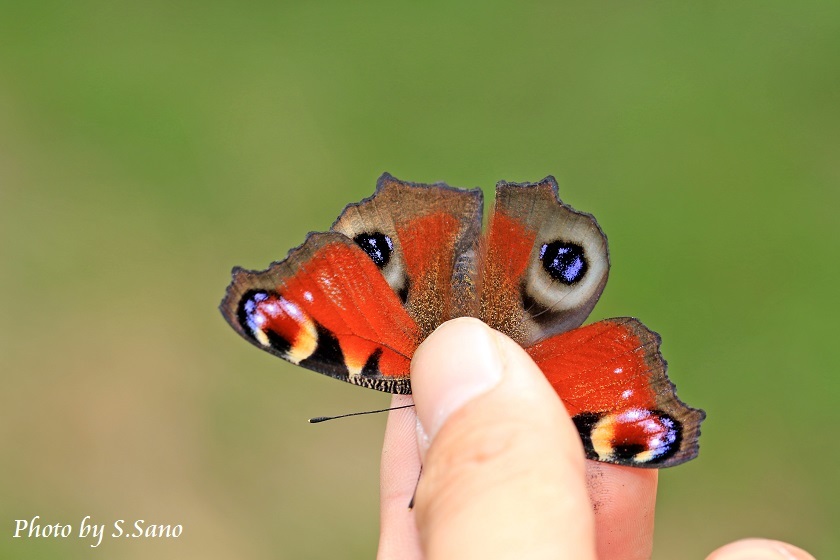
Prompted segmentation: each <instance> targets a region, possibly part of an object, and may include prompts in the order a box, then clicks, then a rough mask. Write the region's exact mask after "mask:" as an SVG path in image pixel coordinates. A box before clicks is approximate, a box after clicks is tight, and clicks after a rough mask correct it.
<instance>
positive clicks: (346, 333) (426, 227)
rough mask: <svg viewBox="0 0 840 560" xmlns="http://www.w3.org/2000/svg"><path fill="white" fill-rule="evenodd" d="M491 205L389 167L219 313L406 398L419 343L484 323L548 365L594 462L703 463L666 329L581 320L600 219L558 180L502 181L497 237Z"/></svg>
mask: <svg viewBox="0 0 840 560" xmlns="http://www.w3.org/2000/svg"><path fill="white" fill-rule="evenodd" d="M482 206H483V199H482V193H481V190H479V189H471V190H461V189H455V188H452V187H449V186H447V185H445V184H442V183H436V184H433V185H424V184H415V183H407V182H403V181H399V180H397V179H396V178H394V177H392V176H391V175H389V174H387V173H386V174H384V175H382V177H380V178H379V181H378V183H377V186H376V192H375V193H374V194H373V196H371V197H370V198H367V199H365V200H363V201H361V202H359V203H356V204H349V205H348V206H347V207H346V208H345V209H344V211H343V212H342V213H341V215H340V216H339V217H338V219H337V220H336V221H335V223H334V224H333V225H332V227H331V228H330V231H328V232H324V233H310V234H309V236H308V237H307V238H306V241H304V243H303V244H302V245H301V246H299V247H297V248H295V249H292V250H291V251H290V252H289V255H288V256H287V257H286V259H285V260H283V261H281V262H275V263H273V264H272V265H271V266H270V267H269V268H268V269H267V270H264V271H259V272H258V271H249V270H243V269H241V268H238V267H237V268H234V269H233V280H232V282H231V284H230V286H228V289H227V293H226V295H225V298H224V300H222V303H221V306H220V309H221V312H222V314H223V315H224V317H225V319H226V320H227V321H228V323H230V325H231V326H232V327H233V328H234V330H236V332H238V333H239V334H240V335H242V336H243V337H244V338H245V339H247V340H248V341H249V342H251V343H252V344H254V345H255V346H257V347H258V348H261V349H263V350H265V351H267V352H270V353H272V354H274V355H276V356H279V357H281V358H283V359H285V360H288V361H289V362H292V363H293V364H297V365H299V366H302V367H305V368H307V369H311V370H314V371H317V372H319V373H323V374H326V375H329V376H330V377H335V378H337V379H341V380H342V381H347V382H349V383H353V384H354V385H361V386H363V387H369V388H371V389H376V390H379V391H386V392H391V393H402V394H408V393H411V384H410V380H409V363H410V361H411V357H412V355H413V354H414V351H415V349H416V348H417V346H418V345H419V344H420V342H421V341H422V340H423V339H424V338H426V337H427V336H428V335H429V334H430V333H431V332H432V331H433V330H434V329H435V328H437V327H438V325H440V324H441V323H443V322H444V321H447V320H449V319H453V318H455V317H462V316H472V317H478V318H479V319H481V320H482V321H484V322H485V323H487V324H488V325H490V326H491V327H493V328H494V329H497V330H499V331H501V332H503V333H505V334H506V335H508V336H509V337H511V338H512V339H514V340H516V341H517V342H518V343H519V344H521V345H522V346H523V347H524V348H525V350H526V351H527V352H528V354H530V355H531V357H532V358H533V359H534V361H535V362H536V363H537V364H538V365H539V367H540V368H541V369H542V371H543V372H544V373H545V375H546V377H547V378H548V379H549V381H550V382H551V384H552V385H553V387H554V388H555V390H556V391H557V394H558V395H559V396H560V398H561V399H562V400H563V403H564V404H565V405H566V408H567V410H568V411H569V414H571V415H572V418H573V420H574V422H575V425H576V426H577V428H578V430H579V432H580V437H581V440H582V441H583V445H584V448H585V450H586V455H587V457H588V458H590V459H594V460H597V461H603V462H607V463H616V464H619V465H628V466H635V467H655V468H658V467H670V466H673V465H678V464H680V463H683V462H685V461H688V460H690V459H693V458H694V457H696V456H697V452H698V438H699V436H700V424H701V422H702V421H703V419H704V418H705V412H703V411H702V410H699V409H694V408H691V407H689V406H687V405H685V404H684V403H683V402H682V401H680V400H679V399H678V398H677V395H676V392H675V387H674V385H673V384H672V383H671V382H670V381H669V379H668V377H667V375H666V363H665V360H664V359H663V358H662V355H661V354H660V353H659V343H660V338H659V335H657V334H656V333H654V332H653V331H651V330H649V329H648V328H647V327H645V326H644V325H643V324H642V323H641V322H639V321H638V320H637V319H634V318H630V317H622V318H617V319H606V320H603V321H599V322H597V323H593V324H590V325H587V326H585V327H581V326H580V325H581V324H582V323H583V321H584V320H585V319H586V317H587V316H588V315H589V312H590V311H591V310H592V308H593V307H594V305H595V302H596V301H598V298H599V297H600V295H601V292H602V291H603V289H604V286H605V284H606V282H607V275H608V272H609V267H610V262H609V253H608V250H607V238H606V236H605V235H604V233H603V232H602V231H601V228H600V227H599V226H598V223H597V222H596V221H595V218H594V217H592V216H591V215H589V214H585V213H583V212H577V211H576V210H574V209H572V208H571V207H570V206H568V205H566V204H564V203H563V202H562V201H560V199H559V198H558V194H557V183H556V182H555V180H554V178H553V177H546V178H545V179H543V180H542V181H540V182H538V183H522V184H519V183H507V182H504V181H502V182H500V183H499V184H498V185H497V186H496V205H495V208H494V210H493V212H492V213H491V216H490V221H489V228H488V231H487V232H486V233H485V234H484V235H482V231H481V229H482V228H481V220H482Z"/></svg>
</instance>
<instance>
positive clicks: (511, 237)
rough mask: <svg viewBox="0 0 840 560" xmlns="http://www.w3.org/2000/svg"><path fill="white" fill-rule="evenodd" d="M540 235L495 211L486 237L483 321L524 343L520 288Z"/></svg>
mask: <svg viewBox="0 0 840 560" xmlns="http://www.w3.org/2000/svg"><path fill="white" fill-rule="evenodd" d="M536 237H537V234H536V232H534V231H530V230H528V229H526V228H525V227H523V226H522V225H521V224H520V223H519V222H517V221H516V220H514V219H513V218H511V217H509V216H507V215H506V214H505V213H504V212H502V211H500V210H496V213H495V214H494V215H493V219H492V221H491V223H490V231H489V233H488V237H487V255H486V257H485V262H486V268H485V270H484V285H483V287H482V299H481V315H480V318H481V319H482V320H483V321H484V322H485V323H487V324H488V325H490V326H491V327H493V328H495V329H498V330H501V331H503V332H505V333H507V334H509V335H510V336H512V337H513V338H514V339H517V340H518V341H519V342H520V343H521V342H522V336H523V335H524V333H522V332H521V322H522V311H521V309H520V294H519V285H520V282H521V280H522V277H523V276H524V275H525V270H526V269H527V267H528V258H529V257H530V256H531V249H533V247H534V240H535V239H536Z"/></svg>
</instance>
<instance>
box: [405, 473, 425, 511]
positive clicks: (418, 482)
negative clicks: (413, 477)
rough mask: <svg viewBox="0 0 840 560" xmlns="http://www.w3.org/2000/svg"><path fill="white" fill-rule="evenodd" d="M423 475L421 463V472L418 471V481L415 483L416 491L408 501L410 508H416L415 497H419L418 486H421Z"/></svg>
mask: <svg viewBox="0 0 840 560" xmlns="http://www.w3.org/2000/svg"><path fill="white" fill-rule="evenodd" d="M422 475H423V465H420V472H419V473H417V483H416V484H415V485H414V493H413V494H411V501H410V502H408V509H414V499H415V498H416V497H417V488H418V487H419V486H420V477H421V476H422Z"/></svg>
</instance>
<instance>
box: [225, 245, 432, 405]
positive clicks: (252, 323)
mask: <svg viewBox="0 0 840 560" xmlns="http://www.w3.org/2000/svg"><path fill="white" fill-rule="evenodd" d="M222 312H223V314H224V315H225V317H226V318H227V319H228V322H229V323H230V324H231V325H232V326H233V327H234V328H235V329H236V330H237V331H238V332H239V333H240V334H241V335H242V336H244V337H245V338H247V339H248V340H250V341H251V342H252V343H254V344H255V345H257V346H258V347H260V348H262V349H264V350H266V351H269V352H271V353H273V354H276V355H278V356H280V357H282V358H284V359H286V360H288V361H290V362H292V363H294V364H298V365H302V366H304V367H307V368H309V369H313V370H316V371H319V372H321V373H325V374H327V375H330V376H333V377H337V378H341V379H344V380H346V381H349V382H351V383H355V384H358V385H366V386H371V387H374V388H379V389H383V390H388V391H391V392H402V391H405V390H408V374H409V364H410V361H411V356H412V355H413V354H414V350H415V349H416V348H417V345H418V344H419V331H418V330H417V326H416V324H415V323H414V321H413V320H412V319H411V317H409V315H408V313H407V312H406V311H405V309H404V308H403V306H402V304H401V302H400V301H399V298H398V297H397V296H396V294H394V292H393V291H392V290H391V289H390V288H389V287H388V284H387V283H386V282H385V279H384V278H383V277H382V274H381V273H380V272H379V270H378V268H377V267H376V265H375V264H374V262H373V261H371V260H370V259H369V258H368V256H367V254H365V252H364V251H362V250H361V249H360V248H359V247H358V246H356V245H355V243H353V242H352V241H351V240H349V239H347V238H346V237H344V236H343V235H341V234H338V233H325V234H313V235H311V236H310V237H309V238H308V239H307V241H306V243H304V244H303V245H302V246H301V247H299V248H298V249H296V250H295V251H293V252H292V253H290V255H289V258H288V259H287V260H285V261H283V262H282V263H276V264H275V265H273V266H272V267H271V268H269V269H268V270H266V271H263V272H249V271H243V270H240V271H237V272H235V274H234V281H233V284H232V285H231V288H230V289H229V292H228V295H227V297H226V298H225V300H224V301H223V302H222Z"/></svg>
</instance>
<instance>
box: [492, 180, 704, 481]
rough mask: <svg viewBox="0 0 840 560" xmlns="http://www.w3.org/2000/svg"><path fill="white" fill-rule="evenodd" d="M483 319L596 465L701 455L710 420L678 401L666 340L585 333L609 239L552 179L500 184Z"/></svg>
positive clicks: (616, 326)
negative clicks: (526, 363) (662, 348)
mask: <svg viewBox="0 0 840 560" xmlns="http://www.w3.org/2000/svg"><path fill="white" fill-rule="evenodd" d="M485 254H486V261H485V265H484V275H483V286H482V291H481V303H480V309H481V315H480V318H481V319H482V320H484V321H485V322H486V323H488V324H489V325H490V326H491V327H493V328H495V329H498V330H500V331H502V332H504V333H505V334H507V335H508V336H510V337H511V338H513V339H514V340H516V341H517V342H519V343H520V344H522V345H523V346H525V348H526V351H527V352H528V353H529V354H530V355H531V357H532V358H534V361H535V362H536V363H537V365H539V366H540V369H542V371H543V373H545V375H546V377H547V378H548V380H549V381H550V382H551V384H552V386H553V387H554V389H555V390H556V391H557V394H558V395H559V396H560V398H561V399H562V400H563V402H564V404H565V405H566V408H567V409H568V411H569V413H570V414H571V415H572V417H573V419H574V421H575V424H576V425H577V427H578V430H579V432H580V436H581V440H582V441H583V444H584V448H585V449H586V453H587V457H589V458H590V459H595V460H599V461H604V462H609V463H616V464H621V465H632V466H648V467H666V466H672V465H677V464H679V463H682V462H684V461H687V460H689V459H691V458H693V457H694V456H696V454H697V450H698V446H697V438H698V437H699V435H700V423H701V422H702V420H703V418H704V417H705V413H704V412H703V411H701V410H696V409H693V408H690V407H688V406H686V405H685V404H684V403H682V402H681V401H680V400H679V399H677V397H676V393H675V390H674V386H673V384H672V383H671V382H670V381H669V380H668V377H667V375H666V363H665V360H663V359H662V355H661V354H660V353H659V336H658V335H656V334H655V333H653V332H651V331H650V330H648V329H647V328H646V327H645V326H644V325H642V324H641V323H640V322H639V321H637V320H636V319H628V318H620V319H608V320H606V321H601V322H598V323H595V324H592V325H588V326H586V327H581V328H577V327H579V326H580V324H581V323H582V322H583V321H584V320H585V319H586V317H587V316H588V315H589V312H590V311H591V310H592V308H593V307H594V306H595V303H596V302H597V301H598V298H599V297H600V295H601V292H602V291H603V289H604V286H605V285H606V282H607V276H608V273H609V253H608V248H607V238H606V236H605V235H604V233H603V232H602V231H601V228H600V227H599V226H598V223H597V222H596V221H595V218H594V217H592V216H591V215H589V214H584V213H582V212H577V211H575V210H574V209H573V208H571V207H569V206H567V205H565V204H563V203H562V202H561V201H560V199H559V198H558V196H557V184H556V182H555V181H554V179H553V178H552V177H547V178H546V179H544V180H543V181H541V182H539V183H535V184H528V183H526V184H515V183H504V182H502V183H499V185H498V186H497V188H496V207H495V209H494V211H493V214H492V216H491V220H490V228H489V231H488V234H487V240H486V247H485Z"/></svg>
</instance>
